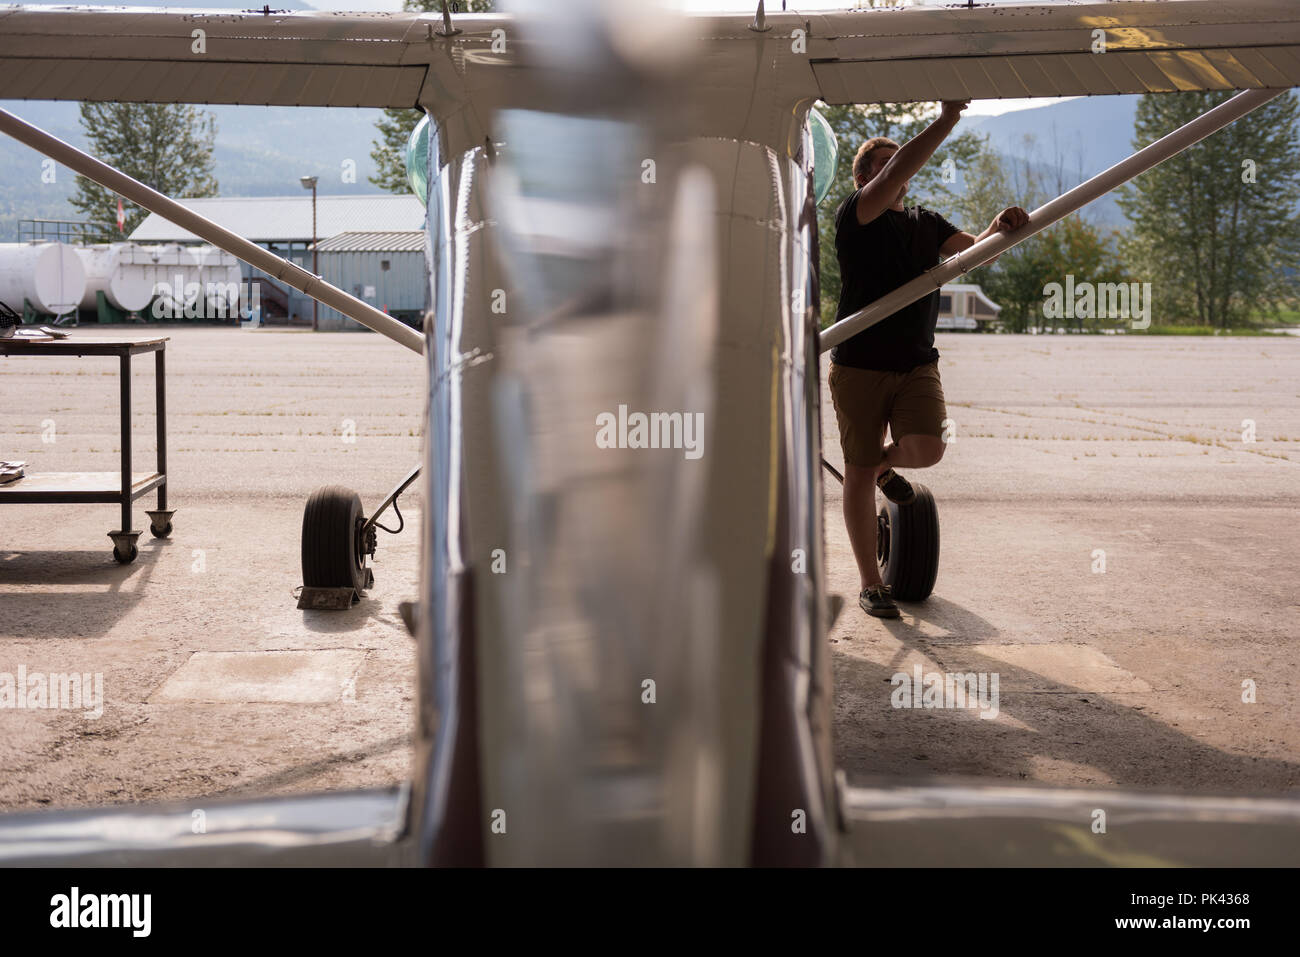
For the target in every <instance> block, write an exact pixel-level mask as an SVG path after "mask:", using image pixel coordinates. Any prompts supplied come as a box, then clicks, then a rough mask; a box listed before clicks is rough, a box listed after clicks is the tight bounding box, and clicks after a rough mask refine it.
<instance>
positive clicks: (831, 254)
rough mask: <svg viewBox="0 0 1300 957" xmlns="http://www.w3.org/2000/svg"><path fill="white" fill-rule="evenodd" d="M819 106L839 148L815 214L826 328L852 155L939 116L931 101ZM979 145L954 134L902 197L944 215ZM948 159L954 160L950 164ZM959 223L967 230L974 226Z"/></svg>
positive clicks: (906, 135)
mask: <svg viewBox="0 0 1300 957" xmlns="http://www.w3.org/2000/svg"><path fill="white" fill-rule="evenodd" d="M817 108H818V110H819V111H820V112H821V113H822V115H823V116H825V117H826V119H827V121H828V122H829V123H830V125H831V129H833V130H834V131H835V137H836V139H837V140H838V141H839V147H840V160H839V168H838V169H837V170H836V171H835V182H834V184H833V185H832V186H831V191H830V193H829V194H828V195H827V197H826V200H825V201H824V202H823V204H822V207H821V209H820V210H819V211H818V216H817V222H818V236H819V243H820V247H821V250H820V251H821V296H822V301H821V320H822V325H823V326H826V325H829V324H830V322H831V321H832V320H833V319H834V318H835V309H836V307H837V306H838V305H839V298H840V264H839V260H838V259H836V257H835V215H834V214H835V209H836V208H837V207H838V206H839V204H840V203H841V202H843V200H844V198H845V197H846V196H848V195H849V194H850V193H852V192H853V190H854V185H853V157H854V155H855V154H856V153H857V151H858V147H859V146H861V145H862V144H863V142H865V141H866V140H868V139H870V138H871V137H873V136H887V137H889V138H890V139H892V140H894V141H895V142H897V143H906V142H907V141H908V140H909V139H911V138H912V137H913V136H915V135H916V134H917V133H919V132H921V130H923V129H925V127H926V126H928V125H929V124H930V122H931V121H932V120H933V119H934V118H935V117H936V116H937V115H938V108H937V106H936V105H935V104H933V103H874V104H850V105H847V106H827V105H825V104H819V105H818V107H817ZM983 149H984V143H983V140H982V139H981V138H980V137H978V136H976V135H975V134H974V133H956V132H954V135H953V136H950V137H949V138H948V140H947V141H946V142H945V143H944V144H943V145H942V146H941V147H940V148H939V150H938V151H937V152H936V153H935V154H934V156H933V157H931V159H930V162H929V163H927V164H926V165H925V167H924V168H922V170H921V171H920V172H919V173H917V174H916V176H914V177H913V178H912V183H911V186H910V188H909V192H908V195H907V200H906V201H907V202H909V203H920V204H922V205H924V206H928V207H930V208H933V209H935V210H936V211H938V212H943V213H944V214H945V215H948V212H949V211H951V210H952V209H954V208H957V206H958V200H959V198H960V196H961V192H960V191H959V188H958V187H959V183H960V178H961V175H962V171H963V170H965V169H966V168H968V167H969V166H970V164H971V163H972V162H973V161H974V160H975V159H976V158H977V157H978V156H979V155H980V153H981V152H982V151H983ZM948 160H951V161H952V162H951V163H950V164H949V163H947V161H948ZM1000 208H1001V207H999V209H1000ZM995 212H996V210H995ZM989 218H990V219H991V218H992V217H991V216H990V217H989ZM957 225H959V226H962V227H963V228H969V227H970V225H972V224H962V223H958V224H957ZM986 225H988V223H987V221H986V222H984V223H981V224H980V225H979V226H978V227H977V228H975V229H974V232H979V231H980V230H982V229H983V228H984V226H986Z"/></svg>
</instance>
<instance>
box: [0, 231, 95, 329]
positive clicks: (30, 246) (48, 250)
mask: <svg viewBox="0 0 1300 957" xmlns="http://www.w3.org/2000/svg"><path fill="white" fill-rule="evenodd" d="M85 294H86V270H85V267H83V266H82V264H81V258H80V257H79V256H78V255H77V252H76V250H75V249H73V247H71V246H68V245H66V244H64V243H58V242H31V243H0V300H3V301H4V302H5V303H6V304H7V305H8V306H9V307H10V308H11V309H13V310H14V311H15V312H19V313H21V312H22V311H23V300H24V299H26V300H27V301H28V302H30V303H31V304H32V307H33V308H34V309H36V310H38V311H39V312H44V313H48V314H49V315H51V316H59V315H63V314H64V313H67V312H71V311H72V310H74V309H76V308H77V306H78V305H79V304H80V303H81V300H82V298H83V297H84V296H85Z"/></svg>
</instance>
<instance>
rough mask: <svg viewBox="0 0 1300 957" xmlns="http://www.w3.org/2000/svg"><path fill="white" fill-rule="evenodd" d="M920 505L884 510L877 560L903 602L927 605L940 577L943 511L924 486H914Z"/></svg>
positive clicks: (888, 506)
mask: <svg viewBox="0 0 1300 957" xmlns="http://www.w3.org/2000/svg"><path fill="white" fill-rule="evenodd" d="M912 487H913V488H914V489H916V501H914V502H913V503H912V504H911V505H895V504H894V503H893V502H890V501H888V500H886V501H885V504H884V506H883V507H882V508H881V509H880V515H879V518H878V525H877V529H876V536H877V537H876V558H877V560H878V561H879V562H880V577H881V578H882V579H883V580H884V582H885V584H886V585H888V586H889V589H890V591H891V592H893V595H894V597H895V598H897V599H898V600H899V601H924V600H925V599H926V598H928V597H929V596H930V592H932V591H934V580H935V578H936V577H938V575H939V510H938V509H937V508H936V507H935V504H934V496H933V495H931V494H930V490H929V489H928V488H926V487H925V486H924V485H917V484H916V483H915V482H913V483H912Z"/></svg>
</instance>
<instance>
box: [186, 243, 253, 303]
mask: <svg viewBox="0 0 1300 957" xmlns="http://www.w3.org/2000/svg"><path fill="white" fill-rule="evenodd" d="M194 252H195V254H196V255H197V256H198V260H199V281H200V282H201V283H202V284H203V302H204V305H205V309H206V311H205V312H204V314H203V318H205V319H234V318H237V317H238V316H239V297H240V286H239V284H240V281H241V280H242V279H243V273H242V272H241V271H240V268H239V260H238V259H237V258H236V257H235V256H233V255H231V254H230V253H228V252H226V251H225V250H224V249H218V248H217V247H216V246H197V247H195V248H194Z"/></svg>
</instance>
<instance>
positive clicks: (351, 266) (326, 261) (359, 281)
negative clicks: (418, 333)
mask: <svg viewBox="0 0 1300 957" xmlns="http://www.w3.org/2000/svg"><path fill="white" fill-rule="evenodd" d="M424 243H425V236H424V231H423V230H418V229H417V230H406V231H387V230H385V231H376V232H361V231H357V232H345V233H339V234H338V235H337V236H333V237H331V238H329V239H326V240H323V241H321V242H319V243H317V244H316V252H317V254H318V256H319V265H320V274H321V276H322V277H323V278H324V279H325V281H326V282H329V283H333V284H334V285H335V286H338V287H339V288H340V289H342V290H343V291H344V292H350V293H352V295H354V296H356V297H357V298H358V299H364V300H365V301H366V302H368V303H370V305H372V306H374V307H375V308H376V309H381V310H383V311H384V312H386V313H388V314H389V315H391V316H394V317H396V318H398V319H402V320H403V321H405V322H408V323H410V324H411V325H414V326H416V327H417V328H419V326H420V319H421V316H422V314H423V312H424V310H425V308H426V306H427V303H428V300H429V278H428V275H427V272H426V270H425V263H424ZM320 326H321V328H322V329H338V328H347V329H358V328H360V326H359V325H358V324H357V323H355V322H353V321H352V320H351V319H348V318H346V317H345V316H344V315H343V314H342V313H340V312H337V311H335V310H334V309H331V308H329V307H328V306H321V307H320Z"/></svg>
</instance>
